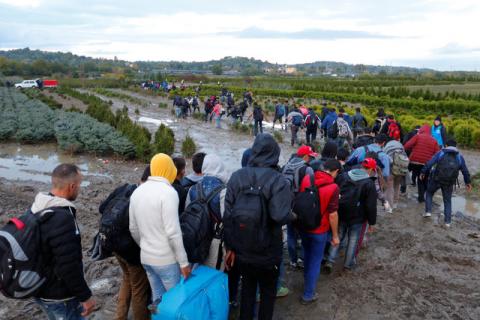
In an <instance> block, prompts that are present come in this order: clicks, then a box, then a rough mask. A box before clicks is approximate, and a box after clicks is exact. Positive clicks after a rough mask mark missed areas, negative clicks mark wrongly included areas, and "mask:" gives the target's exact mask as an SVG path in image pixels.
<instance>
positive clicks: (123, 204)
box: [89, 184, 139, 263]
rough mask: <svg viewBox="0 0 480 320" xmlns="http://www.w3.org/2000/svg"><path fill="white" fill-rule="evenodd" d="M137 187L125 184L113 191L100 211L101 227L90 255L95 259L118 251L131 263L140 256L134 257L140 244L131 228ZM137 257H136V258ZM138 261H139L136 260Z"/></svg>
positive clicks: (104, 257) (109, 255)
mask: <svg viewBox="0 0 480 320" xmlns="http://www.w3.org/2000/svg"><path fill="white" fill-rule="evenodd" d="M136 188H137V185H135V184H125V185H123V186H121V187H119V188H118V189H116V190H115V191H114V192H113V193H111V194H110V195H109V196H108V198H107V200H105V204H106V205H105V206H104V208H102V209H103V210H102V211H100V213H101V214H102V217H101V218H100V228H99V230H98V234H97V235H96V236H95V238H94V244H93V247H92V248H91V249H90V250H89V255H90V256H91V258H92V259H93V260H94V261H100V260H103V259H106V258H109V257H111V256H112V254H113V253H117V254H118V255H119V256H121V257H122V258H123V259H125V260H127V262H129V263H135V262H136V261H134V260H138V257H132V255H133V254H134V253H135V251H137V256H138V251H139V249H138V245H137V243H136V242H135V240H133V238H132V235H131V233H130V230H129V207H130V197H131V195H132V193H133V192H134V191H135V189H136ZM135 258H136V259H135ZM136 263H138V262H136Z"/></svg>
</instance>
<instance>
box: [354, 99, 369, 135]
mask: <svg viewBox="0 0 480 320" xmlns="http://www.w3.org/2000/svg"><path fill="white" fill-rule="evenodd" d="M352 126H353V135H354V136H355V138H356V137H357V135H358V133H359V132H363V130H365V128H367V127H368V121H367V119H366V118H365V116H364V115H363V114H362V110H361V109H360V108H359V107H357V108H355V115H354V116H353V121H352Z"/></svg>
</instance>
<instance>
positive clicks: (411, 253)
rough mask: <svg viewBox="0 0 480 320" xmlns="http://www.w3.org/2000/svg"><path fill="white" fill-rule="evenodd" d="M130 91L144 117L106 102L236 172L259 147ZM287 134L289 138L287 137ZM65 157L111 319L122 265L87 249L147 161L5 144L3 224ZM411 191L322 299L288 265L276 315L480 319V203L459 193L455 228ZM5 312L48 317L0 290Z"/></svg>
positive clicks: (0, 179) (330, 279)
mask: <svg viewBox="0 0 480 320" xmlns="http://www.w3.org/2000/svg"><path fill="white" fill-rule="evenodd" d="M122 92H125V93H131V92H129V91H122ZM131 94H132V95H134V96H135V95H138V97H140V98H142V99H145V100H147V101H150V102H151V105H149V106H147V107H138V108H139V111H140V115H136V114H135V112H134V110H135V108H136V106H134V105H128V104H127V103H125V102H124V101H121V100H116V99H110V98H108V99H107V100H112V101H113V108H123V105H125V104H127V106H128V107H129V109H130V113H129V114H130V116H131V117H132V119H135V120H136V121H139V122H140V123H142V124H144V125H145V126H147V127H148V128H149V129H150V130H151V131H152V132H153V131H154V130H156V128H157V127H158V125H159V123H160V122H163V121H164V122H165V123H166V124H167V125H168V126H170V127H171V128H172V129H173V130H174V132H175V136H176V139H177V145H176V150H177V151H178V150H179V146H180V141H181V140H183V138H184V136H185V135H186V132H187V130H188V131H189V133H190V135H191V136H192V137H193V138H194V140H195V141H196V143H197V145H198V146H199V150H202V151H205V152H215V153H216V154H218V155H220V157H221V158H222V159H224V160H225V163H226V165H227V168H228V170H229V171H231V172H232V171H234V170H236V169H238V168H239V167H240V159H241V154H242V152H243V150H244V149H245V148H247V147H249V146H250V145H251V143H252V141H253V137H251V136H249V135H242V134H237V133H233V132H232V131H231V130H230V129H227V128H225V127H224V129H219V130H217V129H215V128H214V126H213V124H209V123H207V124H206V123H204V122H200V121H197V120H193V119H188V120H185V121H184V120H181V121H176V120H174V119H173V117H172V115H171V113H170V109H160V108H158V103H159V102H165V100H164V99H163V98H157V97H148V96H144V95H142V94H137V93H131ZM170 106H171V102H170V101H169V107H170ZM142 117H143V118H144V119H141V118H142ZM285 138H286V139H285V140H286V141H287V140H288V139H287V138H288V136H287V135H285ZM292 151H293V150H292V149H291V148H290V147H289V146H288V145H287V143H283V144H282V156H281V157H282V160H281V163H284V162H285V161H286V159H288V158H289V156H290V154H291V153H292ZM475 158H476V159H478V153H472V154H467V161H471V162H475ZM63 161H69V162H70V161H71V162H75V163H77V164H79V165H80V166H81V168H82V170H83V172H84V175H85V180H86V181H87V182H88V184H86V185H84V187H83V189H82V192H81V194H80V197H79V199H78V200H77V201H76V203H77V205H78V212H79V213H78V217H79V223H80V227H81V231H82V244H83V248H84V253H85V258H84V264H85V273H86V278H87V281H88V283H89V284H90V286H91V287H92V289H93V292H94V295H95V298H96V299H97V302H98V305H99V310H98V311H97V312H96V313H95V314H94V315H93V316H91V317H90V319H112V318H113V314H114V310H115V307H116V298H117V293H118V289H119V285H120V281H121V270H120V269H119V267H118V265H117V264H116V262H115V260H114V259H108V260H106V261H102V262H95V263H94V262H92V261H90V260H89V259H88V257H87V256H86V251H87V250H88V248H89V247H90V245H91V243H92V239H93V237H94V235H95V234H96V231H97V226H98V218H99V215H98V213H97V212H98V205H99V204H100V202H101V201H102V200H104V199H105V198H106V197H107V195H108V194H109V193H110V192H111V191H112V190H113V189H114V188H115V187H116V186H118V185H120V184H123V183H125V182H135V181H137V180H138V179H139V177H140V175H141V172H142V170H143V168H144V166H145V165H144V164H143V163H139V162H136V161H123V160H120V159H115V158H107V159H106V158H99V157H94V156H91V155H84V156H71V155H68V154H62V153H60V152H59V151H58V150H57V148H56V146H54V145H40V146H23V145H17V144H0V221H2V220H3V221H5V220H6V219H8V217H10V216H12V215H15V214H18V213H21V212H23V211H24V210H25V209H26V208H28V207H29V206H30V205H31V203H32V201H33V198H34V196H35V194H36V193H37V192H38V191H48V188H49V184H48V172H49V171H51V168H52V166H53V167H54V166H55V165H56V164H57V163H59V162H63ZM42 163H43V164H44V165H43V166H40V165H39V164H42ZM2 170H3V171H2ZM408 192H409V194H410V195H409V196H408V197H403V198H402V200H401V203H400V205H399V209H398V210H397V211H395V212H394V213H393V214H386V213H384V212H383V210H379V218H378V224H377V226H376V231H375V232H374V233H373V234H370V235H369V236H368V242H367V246H366V247H365V248H363V249H362V251H361V252H360V255H359V265H358V268H357V269H356V270H355V271H354V272H351V273H345V272H343V271H342V270H341V261H340V260H341V259H339V261H338V262H339V264H338V265H337V266H336V269H335V271H334V272H333V274H331V275H323V274H322V275H321V277H320V280H319V282H318V284H317V291H318V292H319V294H320V299H319V301H318V302H317V303H315V304H313V305H310V306H302V305H300V303H299V298H300V295H301V293H302V290H303V273H302V272H301V271H298V270H292V269H290V268H289V267H287V268H286V277H285V281H286V285H287V287H288V288H289V289H290V294H289V295H288V296H287V297H285V298H282V299H278V300H277V304H276V308H275V317H274V318H275V319H285V320H286V319H336V320H338V319H361V320H363V319H365V320H366V319H480V303H479V301H480V293H479V292H478V287H479V285H480V274H479V273H478V270H479V268H480V246H479V244H480V240H479V239H477V238H474V237H473V236H472V235H473V234H478V233H480V225H479V224H478V222H477V221H474V220H471V219H470V218H467V219H466V218H463V217H462V216H463V214H465V215H466V214H468V215H470V216H474V215H479V214H480V213H479V202H478V201H477V200H472V199H465V198H463V197H462V195H463V194H462V193H461V192H460V193H459V194H458V195H457V197H455V200H454V206H453V211H454V212H457V211H458V212H460V213H461V214H457V215H455V216H454V220H453V225H452V228H451V229H449V230H445V229H443V228H442V227H440V224H439V223H438V219H439V213H440V212H441V206H439V205H436V206H435V207H434V216H433V217H432V219H430V220H425V219H424V218H422V217H421V214H422V212H423V206H421V205H418V204H417V203H416V201H415V200H414V198H415V197H414V195H415V194H414V190H412V188H411V187H409V190H408ZM435 202H436V203H439V204H440V203H441V199H440V198H439V197H438V196H437V197H436V198H435ZM285 259H287V255H285ZM0 319H2V320H3V319H41V315H40V311H39V309H38V308H37V307H36V306H35V305H34V304H33V303H32V302H28V301H27V302H23V301H11V300H6V299H4V298H3V297H1V296H0Z"/></svg>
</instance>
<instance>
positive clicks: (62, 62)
mask: <svg viewBox="0 0 480 320" xmlns="http://www.w3.org/2000/svg"><path fill="white" fill-rule="evenodd" d="M1 57H4V58H6V59H8V60H7V61H5V59H3V62H2V60H0V67H1V68H2V70H1V71H2V72H3V73H4V74H7V75H8V74H16V73H18V70H23V73H24V74H38V75H42V74H48V73H49V72H50V73H69V74H78V73H80V74H89V75H92V74H93V75H95V74H101V73H105V72H130V73H132V72H136V73H139V72H140V73H146V74H152V73H159V72H161V73H170V74H172V73H173V74H175V73H200V74H212V73H213V74H225V75H261V74H266V73H267V74H282V73H287V74H288V73H292V74H296V73H303V74H307V75H330V76H351V75H359V74H364V73H370V74H385V75H398V74H404V75H418V74H422V73H426V72H429V73H431V72H435V71H434V70H431V69H417V68H410V67H391V66H372V65H363V64H358V65H353V64H346V63H341V62H331V61H317V62H312V63H303V64H295V65H288V66H286V65H280V64H276V63H270V62H268V61H261V60H256V59H253V58H245V57H225V58H223V59H220V60H210V61H204V62H184V61H135V62H128V61H124V60H118V59H101V58H91V57H86V56H79V55H75V54H72V53H70V52H67V53H64V52H47V51H41V50H30V49H29V48H24V49H15V50H9V51H0V58H1ZM9 61H10V62H11V61H14V62H16V63H9Z"/></svg>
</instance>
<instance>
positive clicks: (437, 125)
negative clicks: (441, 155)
mask: <svg viewBox="0 0 480 320" xmlns="http://www.w3.org/2000/svg"><path fill="white" fill-rule="evenodd" d="M432 137H433V138H434V139H435V140H437V143H438V146H439V147H440V148H443V147H444V146H445V142H446V141H447V130H446V129H445V126H444V125H443V123H442V118H441V117H440V116H437V117H436V118H435V120H434V121H433V126H432Z"/></svg>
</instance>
